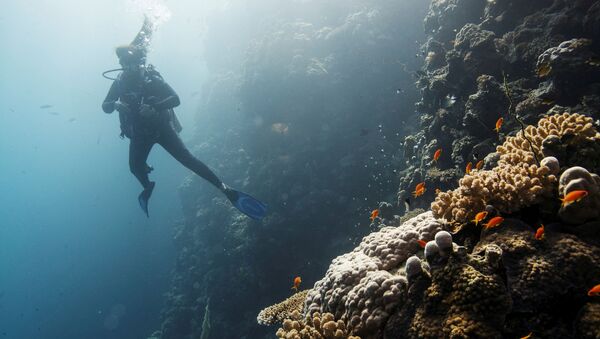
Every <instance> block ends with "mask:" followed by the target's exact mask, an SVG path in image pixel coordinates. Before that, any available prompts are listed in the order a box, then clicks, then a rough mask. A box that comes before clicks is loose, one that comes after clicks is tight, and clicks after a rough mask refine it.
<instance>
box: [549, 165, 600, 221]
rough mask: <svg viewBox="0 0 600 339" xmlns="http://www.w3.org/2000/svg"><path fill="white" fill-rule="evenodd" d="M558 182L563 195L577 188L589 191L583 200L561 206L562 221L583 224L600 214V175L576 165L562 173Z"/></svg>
mask: <svg viewBox="0 0 600 339" xmlns="http://www.w3.org/2000/svg"><path fill="white" fill-rule="evenodd" d="M558 184H559V186H558V193H559V196H561V197H564V196H566V195H567V194H568V193H570V192H572V191H575V190H585V191H587V193H588V194H587V196H586V197H584V198H583V199H581V201H578V202H575V203H569V204H563V206H561V208H560V209H559V210H558V216H559V217H560V218H561V220H562V221H564V222H566V223H570V224H581V223H583V222H585V221H588V220H591V219H597V218H598V217H599V216H600V176H598V175H597V174H595V173H590V172H588V171H587V170H586V169H585V168H583V167H579V166H575V167H571V168H569V169H567V170H566V171H564V172H563V173H562V174H561V175H560V179H559V180H558Z"/></svg>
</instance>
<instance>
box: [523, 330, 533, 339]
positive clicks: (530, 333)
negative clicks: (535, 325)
mask: <svg viewBox="0 0 600 339" xmlns="http://www.w3.org/2000/svg"><path fill="white" fill-rule="evenodd" d="M532 335H533V332H529V334H528V335H526V336H524V337H521V339H529V338H531V336H532Z"/></svg>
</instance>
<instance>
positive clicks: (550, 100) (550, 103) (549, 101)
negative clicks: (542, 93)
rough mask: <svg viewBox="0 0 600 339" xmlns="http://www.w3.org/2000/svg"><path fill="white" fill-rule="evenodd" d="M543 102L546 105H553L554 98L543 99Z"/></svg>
mask: <svg viewBox="0 0 600 339" xmlns="http://www.w3.org/2000/svg"><path fill="white" fill-rule="evenodd" d="M542 104H544V105H553V104H554V100H552V99H543V100H542Z"/></svg>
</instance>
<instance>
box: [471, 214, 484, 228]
mask: <svg viewBox="0 0 600 339" xmlns="http://www.w3.org/2000/svg"><path fill="white" fill-rule="evenodd" d="M487 215H488V212H486V211H483V212H479V213H477V214H475V219H473V220H471V221H472V222H474V223H475V226H477V225H479V222H480V221H482V220H483V219H485V218H486V217H487Z"/></svg>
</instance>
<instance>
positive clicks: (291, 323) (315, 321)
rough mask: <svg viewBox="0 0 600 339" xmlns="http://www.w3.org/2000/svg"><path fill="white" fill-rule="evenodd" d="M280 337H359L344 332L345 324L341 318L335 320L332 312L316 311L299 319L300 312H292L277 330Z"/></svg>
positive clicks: (330, 338)
mask: <svg viewBox="0 0 600 339" xmlns="http://www.w3.org/2000/svg"><path fill="white" fill-rule="evenodd" d="M276 335H277V337H278V338H282V339H360V337H357V336H353V335H349V334H348V333H347V332H346V324H345V323H344V322H343V321H342V320H338V321H335V319H334V318H333V314H331V313H324V314H323V315H321V314H320V313H318V312H316V313H314V314H313V315H312V316H311V315H307V316H306V318H305V319H304V320H301V319H300V313H297V312H296V313H294V314H292V317H291V318H290V319H285V320H284V321H283V327H282V328H280V329H279V330H277V333H276Z"/></svg>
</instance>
